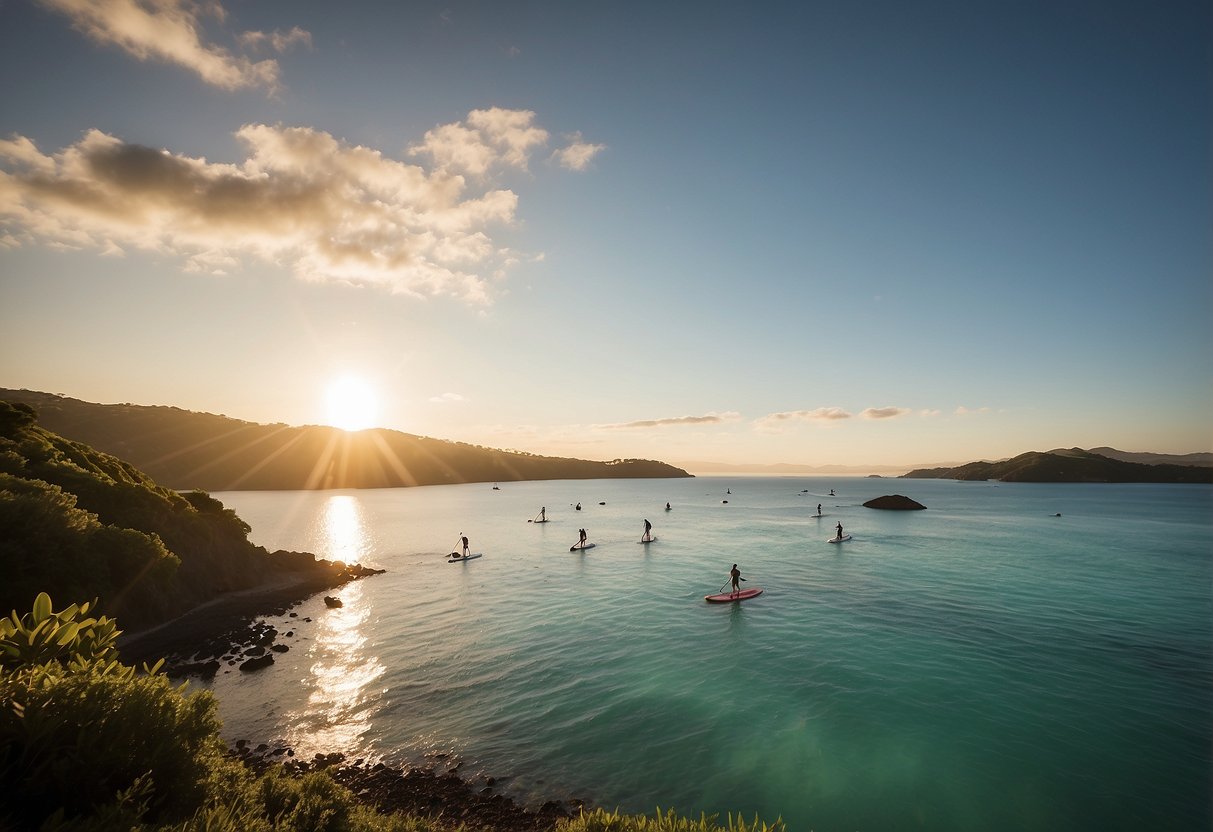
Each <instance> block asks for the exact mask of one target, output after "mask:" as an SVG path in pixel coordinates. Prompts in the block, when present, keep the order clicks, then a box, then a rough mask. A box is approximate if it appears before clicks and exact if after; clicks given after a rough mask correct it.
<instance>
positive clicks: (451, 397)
mask: <svg viewBox="0 0 1213 832" xmlns="http://www.w3.org/2000/svg"><path fill="white" fill-rule="evenodd" d="M430 401H432V402H434V403H435V404H453V403H455V402H462V401H465V399H464V398H463V396H461V395H459V394H458V393H443V394H442V395H441V396H430Z"/></svg>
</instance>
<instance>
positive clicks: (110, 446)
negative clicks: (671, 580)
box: [0, 389, 691, 491]
mask: <svg viewBox="0 0 1213 832" xmlns="http://www.w3.org/2000/svg"><path fill="white" fill-rule="evenodd" d="M0 400H4V401H10V402H21V403H25V404H28V405H30V406H32V407H33V408H34V409H35V411H37V414H38V423H39V424H40V425H41V426H42V427H44V428H46V429H47V430H50V431H53V432H54V433H57V434H59V435H61V436H64V437H67V438H68V439H73V440H76V441H78V442H84V443H86V444H88V445H90V446H92V447H93V448H96V449H97V450H100V451H104V452H105V453H108V454H113V455H114V456H117V457H120V458H122V459H124V460H127V461H129V462H130V463H131V464H132V465H134V466H135V467H137V468H139V469H140V470H142V471H144V472H146V473H147V474H148V475H149V476H151V477H152V478H153V479H155V480H156V481H157V482H159V483H160V484H162V485H165V486H167V487H169V488H175V489H193V488H197V489H202V490H205V491H258V490H301V489H320V488H393V487H398V486H411V485H443V484H453V483H465V482H513V481H517V480H547V479H600V478H612V477H613V478H627V477H689V476H691V475H690V474H688V473H687V472H686V471H684V470H682V469H681V468H675V467H674V466H672V465H667V464H666V463H663V462H655V461H652V460H645V459H617V460H614V461H612V462H595V461H590V460H583V459H568V458H564V457H548V456H537V455H533V454H526V453H518V452H512V451H501V450H495V449H493V448H484V447H481V446H479V445H468V444H464V443H461V442H448V441H445V440H441V439H431V438H429V437H424V436H415V435H413V434H408V433H401V432H399V431H394V430H384V429H375V430H365V431H359V432H357V433H347V432H345V431H342V430H338V429H336V428H329V427H317V426H307V427H291V426H288V425H284V424H275V425H262V424H257V423H255V422H245V421H242V420H239V419H232V418H229V417H227V416H217V415H214V414H211V413H196V412H192V411H188V410H181V409H180V408H176V407H161V406H146V405H132V404H94V403H92V402H85V401H80V400H79V399H73V398H69V397H66V396H57V395H54V394H51V393H39V392H36V391H31V390H5V389H0Z"/></svg>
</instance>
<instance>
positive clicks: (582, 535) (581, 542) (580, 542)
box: [577, 529, 585, 549]
mask: <svg viewBox="0 0 1213 832" xmlns="http://www.w3.org/2000/svg"><path fill="white" fill-rule="evenodd" d="M577 531H578V534H580V537H579V538H578V540H577V545H578V546H580V547H581V548H582V549H584V548H585V529H578V530H577Z"/></svg>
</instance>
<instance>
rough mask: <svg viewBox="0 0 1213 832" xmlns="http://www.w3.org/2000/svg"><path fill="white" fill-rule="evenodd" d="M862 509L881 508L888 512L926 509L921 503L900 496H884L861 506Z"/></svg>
mask: <svg viewBox="0 0 1213 832" xmlns="http://www.w3.org/2000/svg"><path fill="white" fill-rule="evenodd" d="M863 506H864V508H883V509H888V510H890V511H921V510H922V509H924V508H926V506H924V505H923V504H922V503H920V502H917V501H916V500H911V499H910V498H909V497H903V496H902V495H900V494H886V495H885V496H883V497H877V498H876V499H874V500H868V501H867V502H866V503H864V504H863Z"/></svg>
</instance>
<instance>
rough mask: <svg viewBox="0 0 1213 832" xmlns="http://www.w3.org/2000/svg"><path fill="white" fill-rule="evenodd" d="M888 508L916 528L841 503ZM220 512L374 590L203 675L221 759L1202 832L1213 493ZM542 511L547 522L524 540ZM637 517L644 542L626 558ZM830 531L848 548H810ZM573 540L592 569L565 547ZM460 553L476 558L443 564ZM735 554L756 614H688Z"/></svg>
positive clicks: (356, 494)
mask: <svg viewBox="0 0 1213 832" xmlns="http://www.w3.org/2000/svg"><path fill="white" fill-rule="evenodd" d="M830 488H834V489H835V490H836V492H837V496H836V497H829V496H827V494H828V491H829V489H830ZM726 489H728V490H729V491H731V493H726ZM805 489H807V490H808V492H810V493H808V494H805V493H801V492H802V490H805ZM889 493H898V494H905V495H907V496H910V497H912V498H914V499H916V500H918V501H919V502H921V503H924V504H925V505H926V506H927V507H928V510H927V511H923V512H907V513H902V512H880V511H873V510H870V509H865V508H862V507H861V505H860V504H861V503H862V502H863V501H864V500H867V499H870V498H872V497H875V496H879V495H881V494H889ZM215 496H217V497H218V498H219V499H221V500H222V501H223V502H224V503H225V504H226V505H228V506H229V507H231V508H234V509H235V510H236V512H237V513H238V514H240V515H241V516H242V517H244V518H245V519H246V520H247V521H248V522H249V523H250V524H251V525H252V527H253V532H252V535H251V537H252V539H253V540H254V541H256V542H257V543H260V544H262V545H264V546H267V547H268V548H271V549H277V548H286V549H296V550H307V551H313V552H316V553H317V554H319V555H322V556H325V557H330V558H335V559H342V560H347V561H360V562H362V563H366V564H370V565H374V566H379V567H383V568H386V569H388V570H389V572H388V573H387V574H385V575H382V576H378V577H375V578H371V579H368V580H365V581H359V582H355V583H353V584H350V585H348V586H346V587H343V588H342V589H341V590H340V591H339V592H338V594H339V595H340V596H341V597H342V598H343V600H344V602H345V606H344V607H343V608H341V609H339V610H327V609H325V608H324V606H323V604H322V603H321V602H320V601H319V599H314V600H312V601H310V602H308V603H306V604H305V605H303V606H302V607H299V608H297V610H298V615H299V617H298V618H294V619H289V618H286V617H282V618H274V619H270V620H271V621H273V622H274V623H275V624H276V625H277V626H278V628H279V630H280V631H283V632H285V631H286V630H288V629H292V628H293V630H294V635H293V636H292V637H290V638H285V639H282V640H283V641H284V642H285V643H287V644H290V645H292V649H291V651H290V652H288V653H286V654H284V655H281V656H279V657H278V662H277V663H276V664H275V665H274V667H272V668H270V669H268V670H266V671H263V672H261V673H257V674H240V673H237V672H231V673H227V674H221V675H220V676H218V677H217V678H216V680H215V682H214V684H213V687H214V689H215V691H216V693H217V694H218V696H219V699H220V703H221V708H220V710H221V715H222V716H223V718H224V721H225V734H226V735H227V736H228V737H229V738H230V739H236V738H247V739H250V740H253V741H254V742H259V741H275V740H278V741H284V742H288V743H290V744H291V745H292V746H293V747H295V748H296V749H298V750H299V752H300V753H302V754H304V755H307V756H310V755H311V754H312V753H314V752H316V751H325V752H328V751H334V750H340V751H345V752H346V753H348V754H350V755H351V756H353V757H360V756H365V757H368V758H383V759H387V760H391V761H397V762H406V761H407V762H424V761H426V760H432V759H434V758H435V755H441V754H446V755H450V757H451V758H454V759H458V760H461V761H462V762H463V767H462V768H461V769H460V772H461V774H463V775H465V776H471V777H473V778H476V777H478V776H484V777H487V776H494V777H496V778H497V779H498V787H499V788H503V789H505V790H507V791H509V792H510V793H511V794H513V795H514V796H516V797H518V798H520V799H522V800H529V801H535V800H542V799H547V798H557V799H560V798H564V797H568V796H578V797H583V798H586V799H588V800H590V801H592V802H593V803H594V804H597V805H603V806H606V807H610V808H613V807H619V808H621V809H623V810H626V811H635V812H651V811H652V810H653V809H655V808H656V807H657V806H661V807H663V808H665V807H672V808H674V809H677V810H678V811H680V812H684V813H691V814H695V815H697V814H698V813H699V812H701V811H703V812H707V813H714V812H721V813H723V812H726V811H730V810H732V811H741V812H744V813H745V814H746V815H752V814H753V813H755V812H758V813H760V814H761V815H762V816H763V817H764V818H768V819H773V818H775V817H778V816H782V817H783V818H784V820H786V821H787V822H788V824H789V828H790V829H791V830H793V832H800V830H809V829H815V830H827V831H828V830H856V829H864V830H887V829H910V828H921V829H930V830H953V829H956V830H959V829H977V828H980V829H987V830H1004V829H1005V830H1023V829H1041V830H1044V829H1049V830H1053V829H1063V828H1064V829H1072V830H1074V829H1077V830H1082V829H1091V830H1096V829H1098V830H1108V829H1134V830H1141V829H1162V828H1169V829H1201V828H1206V829H1207V828H1209V827H1210V820H1211V818H1210V815H1211V812H1210V777H1211V774H1213V768H1211V762H1210V759H1211V754H1210V743H1211V740H1213V713H1211V710H1213V705H1211V702H1213V488H1209V487H1206V486H1166V485H1040V484H1006V483H959V482H951V481H932V480H887V479H886V480H879V479H864V478H850V479H848V478H829V479H826V478H811V477H802V478H766V477H753V478H749V477H738V478H723V477H719V478H717V477H713V478H698V479H689V480H623V481H616V480H596V481H549V482H535V483H506V484H502V485H501V488H500V490H493V487H492V485H491V484H476V485H467V486H442V487H431V488H415V489H388V490H374V491H348V492H331V491H330V492H306V493H300V492H289V493H287V492H276V493H265V492H230V493H223V494H217V495H215ZM725 500H727V501H728V502H727V503H725V502H724V501H725ZM578 501H580V502H581V504H582V507H583V510H582V511H575V510H574V508H573V503H575V502H578ZM666 501H669V502H670V503H672V505H673V510H672V511H669V512H666V511H664V510H663V509H664V505H665V503H666ZM600 502H604V503H605V505H599V503H600ZM819 502H820V503H822V504H823V511H824V512H825V513H826V514H827V515H828V516H827V517H825V518H823V519H815V518H812V517H810V516H809V515H810V513H811V512H812V511H814V510H815V508H816V505H817V503H819ZM540 506H547V509H548V516H549V517H550V518H551V520H552V522H550V523H547V524H543V525H539V524H533V523H528V522H527V520H528V519H529V518H533V517H535V516H536V515H537V513H538V511H539V507H540ZM1057 513H1060V514H1061V515H1062V516H1060V517H1056V516H1053V515H1055V514H1057ZM645 518H647V519H648V520H650V521H651V522H652V524H653V533H654V534H655V535H656V536H657V538H658V540H657V541H656V542H654V543H652V544H649V545H640V544H638V543H637V541H638V540H639V538H640V535H641V533H642V531H643V520H644V519H645ZM837 522H842V524H843V525H844V527H845V528H846V530H847V531H848V532H850V533H852V534H853V535H854V539H853V540H851V541H849V542H847V543H844V544H840V545H834V544H829V543H826V539H827V538H828V537H831V536H832V535H833V527H834V524H835V523H837ZM583 526H584V527H585V528H586V529H587V530H588V533H589V540H590V541H591V542H593V543H596V544H597V546H596V548H594V549H591V550H589V551H587V552H585V553H571V552H570V551H569V546H570V545H572V544H573V543H574V542H576V540H577V530H578V528H580V527H583ZM461 532H462V533H465V534H467V535H468V537H469V538H470V539H471V544H472V550H473V551H476V552H484V557H483V558H480V559H478V560H474V561H470V562H468V563H456V564H448V563H446V559H445V555H446V553H448V552H450V551H451V550H452V549H454V548H455V545H456V540H457V538H458V536H459V534H460V533H461ZM734 562H736V563H738V564H739V565H740V569H741V570H742V574H743V575H744V576H745V577H746V578H748V583H747V584H746V585H747V586H761V587H763V588H764V589H765V590H766V591H765V593H764V594H763V595H761V596H760V597H758V598H755V599H753V600H750V601H746V602H744V603H743V604H723V605H712V604H706V603H704V601H703V596H704V595H706V594H709V593H712V592H716V591H717V590H719V589H720V587H721V585H722V584H724V583H725V581H726V580H727V579H728V570H729V567H730V566H731V565H732V564H733V563H734ZM303 617H310V618H312V621H311V622H304V621H302V618H303Z"/></svg>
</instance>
